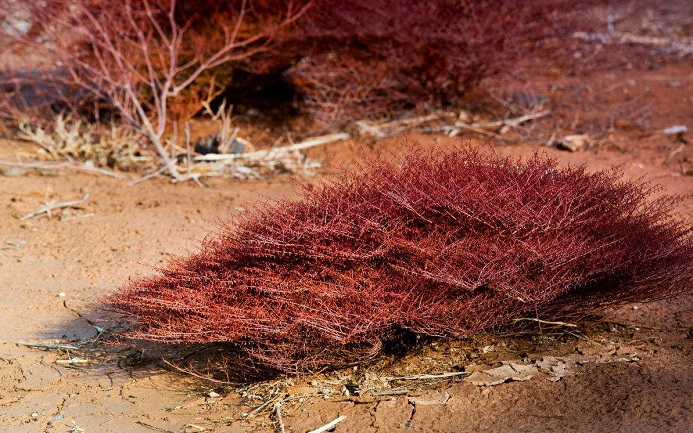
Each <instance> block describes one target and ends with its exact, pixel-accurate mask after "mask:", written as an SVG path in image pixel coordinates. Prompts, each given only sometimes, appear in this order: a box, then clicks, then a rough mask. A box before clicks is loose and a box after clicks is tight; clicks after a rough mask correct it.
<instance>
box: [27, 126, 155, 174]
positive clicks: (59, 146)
mask: <svg viewBox="0 0 693 433" xmlns="http://www.w3.org/2000/svg"><path fill="white" fill-rule="evenodd" d="M19 131H20V133H19V134H18V135H17V138H18V139H20V140H25V141H28V142H31V143H34V144H36V145H38V146H39V147H40V150H39V152H38V153H37V156H43V157H45V158H48V159H52V160H68V161H72V160H76V161H85V162H87V163H89V164H92V165H93V166H96V167H103V168H105V167H108V168H115V169H118V170H123V171H133V170H143V169H144V168H147V167H150V166H151V165H153V163H154V160H155V157H154V155H152V154H151V153H150V152H148V151H147V149H146V148H147V147H146V145H145V144H143V143H142V142H143V137H142V136H140V135H138V134H135V133H134V132H132V131H131V130H128V129H125V128H122V127H116V126H115V125H112V126H111V128H109V129H106V128H103V127H98V125H93V124H92V125H89V124H86V123H84V122H82V121H80V120H74V119H72V118H71V117H69V116H62V115H59V116H57V117H56V118H55V125H53V126H52V127H41V126H38V125H36V126H32V125H31V124H29V123H27V122H20V123H19Z"/></svg>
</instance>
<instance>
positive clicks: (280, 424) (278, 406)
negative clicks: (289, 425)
mask: <svg viewBox="0 0 693 433" xmlns="http://www.w3.org/2000/svg"><path fill="white" fill-rule="evenodd" d="M274 417H275V419H276V420H277V431H278V432H279V433H284V421H282V402H281V401H278V402H276V403H274Z"/></svg>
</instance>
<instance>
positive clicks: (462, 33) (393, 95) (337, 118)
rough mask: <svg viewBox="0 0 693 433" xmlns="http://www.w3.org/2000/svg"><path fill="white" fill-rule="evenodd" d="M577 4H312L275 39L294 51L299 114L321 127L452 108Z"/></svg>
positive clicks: (500, 0) (368, 0) (372, 0)
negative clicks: (300, 100)
mask: <svg viewBox="0 0 693 433" xmlns="http://www.w3.org/2000/svg"><path fill="white" fill-rule="evenodd" d="M577 5H578V3H577V2H574V1H569V0H543V1H539V2H523V1H520V0H482V1H458V0H435V1H426V2H422V1H416V0H405V1H398V2H392V1H387V0H348V1H341V0H340V1H336V0H316V1H315V2H314V4H313V5H312V7H311V8H310V9H309V10H308V12H307V13H306V16H305V17H303V18H302V19H301V20H299V21H298V22H297V23H296V25H295V26H293V31H289V32H284V34H283V35H282V36H281V37H280V40H279V42H278V44H279V47H280V48H282V49H283V51H284V52H289V53H296V55H295V57H294V59H293V60H294V61H295V62H296V64H295V66H293V67H292V68H291V69H289V70H288V71H287V72H288V75H289V77H290V78H291V79H292V81H293V82H294V83H295V84H296V86H297V88H298V90H299V92H300V93H301V94H302V95H303V96H304V98H305V103H306V108H307V109H308V111H309V112H310V113H311V114H312V115H313V116H314V117H315V120H316V121H318V122H319V123H320V124H321V125H322V126H323V127H334V126H341V125H343V124H345V123H347V122H349V121H353V120H359V119H363V118H364V117H378V116H379V117H383V116H388V115H390V116H392V115H394V114H401V113H402V112H403V111H406V110H412V109H417V108H418V109H432V108H441V107H446V106H455V105H457V106H459V105H460V104H461V103H462V102H463V99H462V98H463V97H464V95H465V94H466V93H467V92H469V91H470V90H471V89H473V88H474V87H475V86H476V85H478V84H479V83H480V81H481V80H482V79H483V78H485V77H488V76H490V75H493V74H496V73H498V72H499V71H502V70H507V69H509V68H510V67H511V64H512V62H513V61H514V60H515V59H517V58H519V57H522V56H524V55H527V54H528V53H530V52H531V51H533V49H534V45H535V44H536V42H537V41H539V40H541V39H542V38H545V37H547V36H548V35H555V34H557V32H559V31H561V30H563V29H567V28H568V27H569V24H568V23H569V20H568V19H567V18H564V17H567V16H570V14H569V10H570V9H574V8H576V7H577ZM559 11H560V14H559V13H558V12H559ZM287 47H288V48H287ZM277 59H281V56H279V57H278V58H277V57H275V58H274V60H275V61H277Z"/></svg>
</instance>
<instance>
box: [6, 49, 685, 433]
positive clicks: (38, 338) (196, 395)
mask: <svg viewBox="0 0 693 433" xmlns="http://www.w3.org/2000/svg"><path fill="white" fill-rule="evenodd" d="M551 77H552V74H551V73H547V74H546V75H545V76H544V79H543V81H542V80H541V79H537V81H535V83H538V84H536V85H535V89H539V91H541V90H542V89H543V91H545V92H548V91H549V90H548V89H550V88H551V86H552V85H553V84H555V83H553V82H552V81H553V79H552V78H551ZM590 77H591V78H590V79H591V80H592V81H591V83H592V84H593V85H594V86H602V88H609V89H611V88H612V87H613V86H616V87H613V89H612V90H610V91H613V92H616V93H617V94H616V95H615V96H613V98H612V100H620V99H623V98H626V96H628V97H632V95H633V94H639V93H638V92H640V94H643V95H647V99H646V100H647V101H648V102H647V103H648V108H649V110H650V112H651V113H652V114H651V118H650V120H649V123H648V125H647V126H646V127H641V126H639V125H635V124H633V122H631V120H628V119H621V120H620V121H618V122H616V124H615V125H614V128H613V129H612V130H611V131H608V132H606V133H603V134H602V135H601V136H600V137H601V138H600V142H599V143H598V144H595V145H594V146H592V147H591V148H590V149H587V150H584V151H580V152H575V153H570V152H566V151H560V150H556V149H554V148H548V147H545V146H543V144H544V143H536V142H535V143H533V142H531V140H524V143H521V144H512V145H509V144H507V143H504V142H502V141H494V140H491V141H489V142H487V145H491V146H492V147H494V149H495V150H496V151H497V152H499V153H501V154H504V155H514V156H527V155H531V154H532V153H533V152H536V151H537V150H541V151H545V152H547V153H548V154H549V155H550V156H551V157H555V158H557V159H558V160H559V161H560V163H562V164H587V166H588V168H589V169H590V170H597V169H604V168H608V167H611V166H614V165H619V166H621V168H622V170H623V172H624V176H625V177H626V178H629V179H639V178H645V179H649V180H652V181H654V182H656V183H658V184H660V185H661V186H662V192H663V193H666V194H689V196H687V197H685V198H684V199H683V201H682V202H681V203H680V205H679V206H678V208H677V211H678V212H679V214H680V217H681V218H684V219H686V220H688V221H690V222H693V196H692V195H690V194H691V193H693V177H692V176H691V155H693V152H691V150H690V146H693V144H685V143H684V142H683V141H680V140H679V139H678V138H677V137H674V136H663V135H658V134H656V132H657V131H660V130H661V129H663V128H666V127H669V126H672V125H678V124H684V125H687V126H688V127H689V128H691V127H693V123H691V119H693V61H691V60H690V59H689V60H686V59H685V58H684V59H681V60H678V61H676V62H672V63H669V64H660V65H658V66H657V67H656V68H637V67H636V68H631V69H624V70H606V71H604V70H601V71H599V70H597V71H594V73H593V74H591V75H590ZM565 82H570V79H569V78H566V79H565V80H564V83H565ZM623 83H625V84H623ZM624 92H625V93H624ZM619 98H620V99H619ZM511 134H512V133H511ZM690 137H691V134H690V132H689V133H688V134H687V135H685V136H684V137H683V138H684V139H688V140H690V139H691V138H690ZM406 139H408V140H416V141H418V142H419V143H421V145H423V146H427V147H430V146H440V147H449V146H454V145H457V144H459V141H458V139H457V138H455V139H452V138H447V137H444V136H435V135H421V134H416V133H411V134H410V135H408V136H407V137H406ZM468 140H471V141H470V142H473V143H474V144H478V143H479V142H478V141H475V140H473V139H468ZM404 141H405V138H402V137H397V138H393V139H386V140H382V141H379V142H377V143H375V144H374V143H373V142H371V141H355V140H350V141H346V142H341V143H334V144H330V145H327V146H324V147H321V148H316V149H313V150H311V151H310V157H312V158H316V159H319V160H322V161H323V162H324V166H323V169H322V170H321V171H320V173H319V174H318V175H317V176H314V177H307V176H303V177H301V179H302V180H304V181H306V182H309V183H315V182H320V181H322V180H324V179H329V177H330V176H332V175H333V174H334V173H335V171H336V169H335V167H337V166H340V165H341V166H348V165H350V163H351V161H353V159H354V158H355V157H358V156H360V155H365V154H368V153H370V152H372V151H374V150H387V149H396V148H401V147H402V146H403V144H402V143H403V142H404ZM520 141H523V140H520ZM18 146H20V144H18V143H14V142H11V141H2V142H0V156H3V157H6V158H7V157H10V156H11V155H12V153H13V152H14V151H15V150H16V148H17V147H18ZM3 173H4V176H0V320H1V322H0V323H1V326H0V432H8V433H9V432H13V433H15V432H32V433H33V432H71V433H77V432H88V433H91V432H99V433H100V432H104V433H105V432H143V433H144V432H152V431H159V432H176V433H179V432H201V431H213V432H218V433H226V432H252V431H261V432H272V431H279V424H278V420H277V418H276V416H274V415H272V412H273V407H274V404H275V403H276V402H278V401H281V402H282V405H281V407H280V411H281V414H282V420H283V425H284V427H285V430H286V431H287V432H307V431H310V430H312V429H316V428H318V427H320V426H322V425H324V424H326V423H328V422H330V421H332V420H334V419H335V418H337V417H338V416H346V418H345V419H344V420H343V421H341V422H340V423H339V424H337V426H336V428H335V429H334V431H335V432H375V431H378V432H391V431H392V432H394V431H417V432H478V431H492V432H554V431H555V432H568V431H574V432H578V431H579V432H655V431H657V432H693V296H688V297H683V298H681V299H676V300H672V301H667V302H659V303H653V304H646V305H628V306H625V307H622V308H621V309H619V310H616V311H609V312H607V313H606V314H605V315H604V316H603V317H601V319H600V320H599V321H597V322H595V321H594V320H591V321H589V322H585V323H581V324H579V326H578V327H577V328H574V329H573V328H569V329H565V328H564V327H560V326H558V327H556V326H554V327H551V326H546V327H543V328H541V329H539V328H537V327H535V328H532V333H531V334H529V335H510V336H508V335H505V336H499V335H496V336H490V335H486V336H480V337H479V338H478V339H474V340H470V341H463V342H450V343H441V342H437V343H427V344H424V345H422V346H421V347H420V348H419V349H417V350H415V351H414V352H413V353H409V354H406V355H405V356H404V357H399V358H397V357H390V358H387V359H382V360H377V361H376V362H374V363H373V364H372V365H369V366H366V367H364V368H359V369H354V370H347V371H339V372H329V373H324V374H319V375H316V376H314V377H309V378H299V379H296V378H283V379H281V380H278V381H273V382H268V383H260V384H254V385H252V386H250V387H232V386H226V385H223V384H219V383H214V382H210V381H204V380H198V379H195V378H191V377H190V376H189V375H185V374H181V373H180V372H177V371H175V370H173V369H171V368H164V367H165V364H163V363H162V362H161V361H160V360H159V359H157V358H156V357H155V356H153V355H152V356H150V354H149V352H147V351H144V352H142V351H138V350H137V349H135V348H131V347H127V346H124V347H123V346H112V345H108V344H101V343H98V342H96V343H93V342H92V340H93V339H95V338H96V334H97V332H96V331H97V330H96V328H95V327H94V326H92V324H90V321H91V322H93V323H96V324H97V325H98V326H101V327H110V326H117V323H113V322H108V321H105V319H104V317H103V316H102V315H101V314H100V313H98V312H97V311H95V309H94V307H95V306H98V304H99V302H100V301H101V300H102V299H103V298H104V296H105V295H106V294H108V293H110V292H112V291H114V290H116V289H117V288H118V287H119V286H121V285H123V284H125V283H127V281H129V280H130V279H134V278H137V277H140V276H143V275H147V274H150V273H151V272H153V271H152V269H151V267H152V266H158V265H162V264H164V263H165V262H166V261H167V260H168V259H170V258H172V257H174V256H176V255H180V254H186V253H187V252H189V251H194V250H195V248H196V247H197V245H198V244H199V242H200V240H202V239H203V238H204V237H205V236H206V235H208V233H209V232H210V231H213V230H214V227H215V223H216V222H217V221H227V220H228V219H229V218H231V217H232V216H233V215H235V214H238V213H240V212H244V211H249V210H251V209H252V207H253V206H262V205H263V202H265V201H267V200H271V199H274V198H279V197H293V196H295V195H296V194H297V187H296V185H295V183H294V182H293V181H292V179H291V178H289V177H287V176H279V177H275V178H270V179H262V180H254V181H246V182H241V181H236V180H225V179H215V180H210V181H209V182H208V185H209V188H206V189H203V188H200V187H198V186H197V185H195V184H194V183H192V182H189V183H182V184H172V183H170V182H169V181H167V180H166V179H162V178H157V179H152V180H149V181H147V182H144V183H140V184H138V185H135V186H128V185H127V182H126V181H122V180H118V179H113V178H110V177H106V176H99V175H92V174H75V173H68V172H66V171H60V170H58V171H55V172H44V173H43V174H36V173H25V172H17V171H11V170H9V171H8V170H5V171H4V172H3ZM84 188H87V189H88V191H89V194H90V195H89V197H88V199H87V200H86V201H85V203H84V204H82V205H81V206H79V208H76V209H71V210H68V211H65V212H61V211H55V212H53V213H51V214H50V215H41V216H37V217H35V218H31V219H28V220H26V221H21V220H20V218H21V217H22V216H23V215H26V214H28V213H30V212H32V211H35V210H37V209H39V208H41V207H42V206H44V204H45V203H46V202H50V201H51V200H53V201H66V200H74V199H77V198H79V197H81V196H82V194H83V190H84ZM633 235H634V236H637V234H636V233H634V234H633ZM568 331H570V332H568ZM22 342H24V343H32V342H33V343H42V344H61V345H67V346H69V345H82V348H80V349H78V350H69V349H68V350H66V349H60V350H56V349H46V348H32V347H27V346H26V345H22V344H18V343H22ZM73 358H78V359H86V360H87V362H85V363H82V362H77V363H72V364H70V363H65V362H64V361H66V360H71V359H73ZM61 361H62V362H61ZM445 372H466V373H471V374H466V373H465V374H461V375H457V376H449V377H445V378H433V379H428V380H426V379H422V378H420V377H419V378H416V379H402V378H403V377H408V376H414V375H420V374H439V373H445ZM475 372H476V373H475ZM393 377H395V378H394V379H393ZM397 378H399V379H397ZM496 382H503V383H500V384H493V385H492V383H496Z"/></svg>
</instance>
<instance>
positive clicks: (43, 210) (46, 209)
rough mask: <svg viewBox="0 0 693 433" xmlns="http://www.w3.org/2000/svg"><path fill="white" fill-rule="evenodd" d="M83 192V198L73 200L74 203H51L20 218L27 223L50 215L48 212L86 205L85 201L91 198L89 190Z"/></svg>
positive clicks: (85, 189)
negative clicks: (31, 219) (44, 215)
mask: <svg viewBox="0 0 693 433" xmlns="http://www.w3.org/2000/svg"><path fill="white" fill-rule="evenodd" d="M83 191H84V194H83V195H82V198H80V199H77V200H72V201H65V202H61V203H49V204H47V205H46V206H44V207H42V208H41V209H39V210H37V211H34V212H31V213H29V214H26V215H24V216H23V217H21V218H20V220H21V221H26V220H28V219H30V218H33V217H35V216H38V215H41V214H43V213H48V212H50V211H52V210H53V209H65V208H70V207H75V206H79V205H81V204H82V203H84V202H85V201H87V199H88V198H89V190H88V189H87V188H84V189H83Z"/></svg>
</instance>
